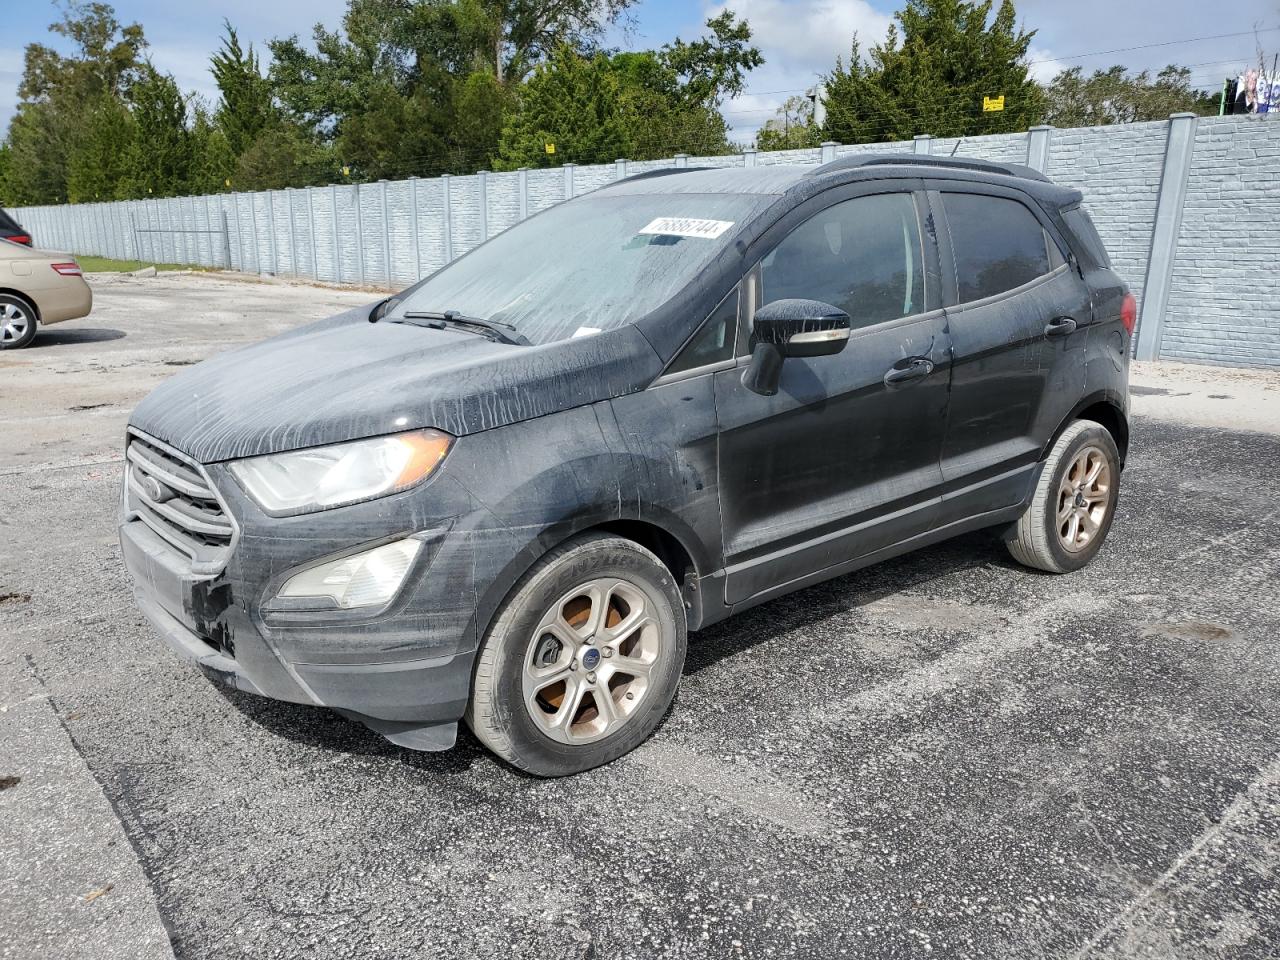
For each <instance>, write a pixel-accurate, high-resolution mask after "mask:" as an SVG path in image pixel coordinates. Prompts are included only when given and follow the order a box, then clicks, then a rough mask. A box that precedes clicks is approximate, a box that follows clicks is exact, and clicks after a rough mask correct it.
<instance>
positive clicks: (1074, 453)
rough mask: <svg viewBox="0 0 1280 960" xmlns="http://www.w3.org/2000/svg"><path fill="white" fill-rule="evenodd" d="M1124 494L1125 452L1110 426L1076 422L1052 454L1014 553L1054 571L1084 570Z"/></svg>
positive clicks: (1027, 562)
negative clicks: (1122, 463) (1122, 455)
mask: <svg viewBox="0 0 1280 960" xmlns="http://www.w3.org/2000/svg"><path fill="white" fill-rule="evenodd" d="M1119 495H1120V453H1119V451H1118V450H1117V449H1116V443H1115V440H1114V439H1113V438H1112V436H1111V434H1110V432H1108V430H1107V428H1106V427H1104V426H1102V424H1100V423H1095V422H1094V421H1092V420H1076V421H1075V422H1074V423H1072V424H1070V425H1069V426H1068V427H1067V429H1066V430H1064V431H1063V432H1062V435H1061V436H1060V437H1058V440H1057V442H1056V443H1054V445H1053V449H1052V450H1051V451H1050V452H1049V456H1048V458H1047V459H1046V460H1045V464H1044V469H1043V470H1042V471H1041V473H1040V480H1039V482H1038V483H1037V484H1036V490H1035V494H1034V495H1033V497H1032V499H1031V503H1030V504H1029V505H1028V507H1027V509H1026V512H1025V513H1023V515H1022V516H1021V517H1020V518H1019V519H1018V523H1017V526H1016V528H1015V533H1014V539H1013V540H1011V541H1010V542H1009V552H1010V553H1011V554H1013V558H1014V559H1015V560H1017V561H1018V562H1019V563H1022V564H1025V565H1027V566H1028V567H1035V568H1036V569H1037V570H1047V571H1049V572H1050V573H1070V572H1071V571H1072V570H1079V569H1080V568H1081V567H1083V566H1085V565H1086V564H1087V563H1088V562H1089V561H1090V560H1092V559H1093V558H1094V556H1095V555H1097V553H1098V551H1099V550H1100V549H1102V543H1103V541H1104V540H1105V539H1106V537H1107V532H1108V531H1109V530H1110V529H1111V521H1112V519H1113V518H1114V516H1115V508H1116V502H1117V500H1118V498H1119Z"/></svg>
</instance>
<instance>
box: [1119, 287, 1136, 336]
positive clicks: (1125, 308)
mask: <svg viewBox="0 0 1280 960" xmlns="http://www.w3.org/2000/svg"><path fill="white" fill-rule="evenodd" d="M1120 322H1121V323H1123V324H1124V329H1125V332H1126V333H1128V334H1129V336H1131V337H1132V336H1133V328H1134V327H1136V326H1137V325H1138V298H1137V297H1135V296H1134V295H1133V294H1132V293H1126V294H1125V295H1124V302H1123V303H1122V304H1120Z"/></svg>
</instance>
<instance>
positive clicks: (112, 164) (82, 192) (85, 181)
mask: <svg viewBox="0 0 1280 960" xmlns="http://www.w3.org/2000/svg"><path fill="white" fill-rule="evenodd" d="M81 122H82V123H83V124H84V127H83V130H82V134H83V135H82V136H80V137H78V138H77V139H76V143H75V146H74V147H73V148H72V150H71V152H70V156H69V158H68V162H67V185H66V186H67V189H66V198H67V200H69V201H70V202H71V203H84V202H89V201H95V200H116V199H120V198H121V197H123V196H125V195H126V194H125V193H122V192H121V185H122V184H124V183H125V181H127V180H128V178H129V175H130V169H131V168H130V164H131V162H132V153H133V148H134V144H135V143H136V142H137V137H138V125H137V123H136V122H135V121H134V119H133V114H132V113H131V112H130V111H129V108H128V107H127V106H126V105H125V103H124V102H123V101H122V100H121V99H120V98H119V97H115V96H111V95H110V94H107V93H103V94H102V95H101V96H99V97H98V98H97V99H96V100H95V101H94V102H93V103H90V104H87V105H86V110H85V112H84V114H83V116H82V118H81Z"/></svg>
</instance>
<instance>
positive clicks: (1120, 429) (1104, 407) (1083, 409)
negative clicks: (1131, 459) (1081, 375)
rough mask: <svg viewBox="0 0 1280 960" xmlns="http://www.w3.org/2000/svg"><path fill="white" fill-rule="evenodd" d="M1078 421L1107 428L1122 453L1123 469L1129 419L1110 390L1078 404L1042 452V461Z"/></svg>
mask: <svg viewBox="0 0 1280 960" xmlns="http://www.w3.org/2000/svg"><path fill="white" fill-rule="evenodd" d="M1076 420H1092V421H1094V422H1095V423H1100V424H1102V426H1104V427H1106V428H1107V431H1108V432H1109V433H1110V434H1111V438H1112V439H1113V440H1115V442H1116V449H1117V450H1119V451H1120V466H1121V468H1122V469H1123V467H1124V462H1125V458H1126V457H1127V456H1128V454H1129V417H1128V415H1127V414H1126V413H1125V409H1124V404H1123V403H1122V402H1121V401H1120V400H1119V399H1118V398H1117V397H1116V395H1115V394H1114V393H1113V392H1112V391H1109V390H1100V391H1098V392H1097V393H1093V394H1090V395H1088V396H1086V397H1085V398H1084V399H1082V400H1081V401H1080V402H1079V403H1077V404H1076V405H1075V407H1073V408H1072V410H1071V413H1069V414H1068V415H1067V417H1066V418H1065V419H1064V420H1063V421H1062V423H1060V424H1058V429H1056V430H1054V431H1053V436H1051V437H1050V438H1049V442H1048V443H1046V444H1045V445H1044V448H1043V449H1042V450H1041V451H1040V459H1041V460H1043V459H1044V458H1045V457H1047V456H1048V455H1049V451H1050V450H1052V449H1053V445H1054V444H1055V443H1057V442H1058V438H1059V437H1060V436H1062V431H1064V430H1066V429H1067V427H1069V426H1070V425H1071V424H1072V423H1073V422H1074V421H1076Z"/></svg>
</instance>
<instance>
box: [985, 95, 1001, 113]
mask: <svg viewBox="0 0 1280 960" xmlns="http://www.w3.org/2000/svg"><path fill="white" fill-rule="evenodd" d="M1003 109H1004V94H1003V93H1002V94H1000V96H998V97H983V98H982V112H983V113H996V112H998V111H1000V110H1003Z"/></svg>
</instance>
